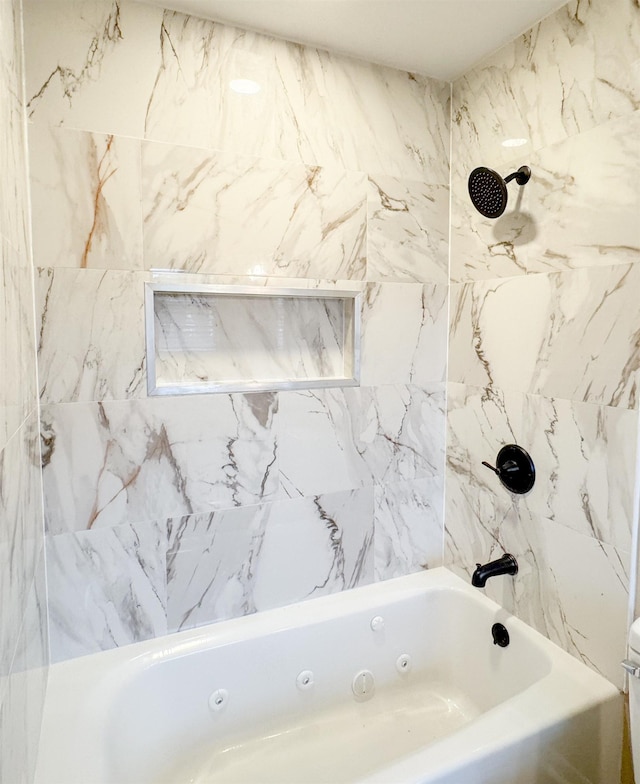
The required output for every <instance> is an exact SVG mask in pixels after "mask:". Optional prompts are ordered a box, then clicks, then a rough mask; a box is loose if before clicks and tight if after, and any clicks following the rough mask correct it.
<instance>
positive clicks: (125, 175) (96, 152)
mask: <svg viewBox="0 0 640 784" xmlns="http://www.w3.org/2000/svg"><path fill="white" fill-rule="evenodd" d="M29 152H30V159H31V200H32V209H33V213H34V220H33V253H34V257H35V260H36V265H38V266H41V267H80V268H99V269H131V270H135V269H142V208H141V203H140V199H141V196H140V142H138V141H136V140H135V139H127V138H123V137H120V136H114V135H113V134H110V135H104V134H97V133H86V132H82V131H74V130H69V129H66V128H51V127H48V126H43V125H34V126H33V127H32V128H31V130H30V134H29Z"/></svg>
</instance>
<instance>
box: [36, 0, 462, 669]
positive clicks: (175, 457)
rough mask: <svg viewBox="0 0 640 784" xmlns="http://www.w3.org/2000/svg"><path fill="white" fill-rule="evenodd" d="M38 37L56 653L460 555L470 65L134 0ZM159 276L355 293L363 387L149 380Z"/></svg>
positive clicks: (43, 392)
mask: <svg viewBox="0 0 640 784" xmlns="http://www.w3.org/2000/svg"><path fill="white" fill-rule="evenodd" d="M53 27H55V29H56V30H57V31H58V34H57V35H56V36H55V37H52V36H51V30H52V29H53ZM25 38H26V49H27V63H28V74H27V85H28V87H27V90H28V93H29V96H30V101H29V120H30V124H29V133H30V144H31V147H30V153H31V171H32V180H31V185H32V199H33V211H34V255H35V265H36V268H37V275H36V280H37V295H36V296H37V303H38V311H39V323H38V330H39V363H40V364H39V381H40V396H41V404H42V437H43V463H44V473H43V479H44V498H45V509H46V523H47V534H48V535H47V554H48V559H49V560H48V570H49V571H48V577H49V608H50V618H51V645H52V658H53V659H54V660H59V659H64V658H67V657H70V656H77V655H81V654H85V653H91V652H93V651H98V650H102V649H105V648H110V647H113V646H115V645H122V644H125V643H128V642H133V641H135V640H140V639H145V638H147V637H151V636H154V635H160V634H164V633H166V632H167V631H175V630H178V629H185V628H189V627H190V626H193V625H195V624H202V623H206V622H209V621H215V620H219V619H222V618H229V617H233V616H237V615H243V614H246V613H250V612H254V611H256V610H262V609H265V608H269V607H274V606H278V605H282V604H286V603H290V602H295V601H298V600H301V599H305V598H307V597H312V596H318V595H321V594H324V593H328V592H333V591H339V590H343V589H345V588H351V587H353V586H357V585H363V584H366V583H370V582H373V581H374V580H382V579H386V578H389V577H393V576H396V575H401V574H405V573H407V572H410V571H415V570H416V569H420V568H424V567H429V566H436V565H440V564H441V563H442V553H443V536H442V534H443V507H444V498H443V496H444V438H445V384H446V351H447V330H448V315H447V314H448V311H447V303H448V297H447V295H448V229H449V168H450V167H449V142H450V127H449V118H450V85H449V84H447V83H442V82H438V81H434V80H431V79H427V78H424V77H417V76H413V75H411V74H408V73H403V72H400V71H395V70H392V69H387V68H383V67H379V66H374V65H370V64H367V63H362V62H358V61H354V60H350V59H347V58H344V57H340V56H335V55H329V54H326V53H324V52H319V51H316V50H314V49H310V48H305V47H301V46H295V45H293V44H289V43H285V42H281V41H276V40H273V39H270V38H267V37H264V36H260V35H255V34H252V33H247V32H242V31H239V30H236V29H233V28H231V27H227V26H223V25H219V24H214V23H213V22H209V21H203V20H199V19H195V18H190V17H186V16H184V15H181V14H178V13H174V12H171V11H162V10H161V9H159V8H155V7H150V6H147V5H143V4H140V3H133V2H114V1H113V0H108V1H105V2H47V3H38V2H34V3H27V6H26V18H25ZM234 78H249V79H253V80H255V81H257V82H258V83H259V84H260V85H261V89H260V92H258V93H257V94H255V95H241V94H237V93H234V92H233V91H232V90H230V89H229V81H230V80H231V79H234ZM158 270H162V271H163V272H162V273H160V272H158ZM167 271H168V272H170V273H173V277H174V280H173V282H174V283H186V284H188V283H192V284H195V285H200V284H202V283H205V284H207V283H215V284H221V283H222V284H225V283H226V284H234V285H238V284H240V285H246V284H250V285H257V286H265V287H273V286H275V287H299V288H304V289H321V290H327V289H329V290H331V289H339V290H348V291H355V292H362V296H363V312H362V345H361V348H362V353H361V385H360V386H359V387H351V388H329V389H309V390H307V389H303V390H298V391H279V392H267V393H252V394H240V393H233V394H205V395H190V396H182V397H181V396H168V397H163V398H159V397H148V396H147V392H146V389H147V381H146V365H145V353H144V351H145V349H144V346H145V344H144V284H145V282H150V281H152V280H157V279H162V280H164V281H165V282H167V281H169V282H171V276H170V275H168V272H167ZM239 329H240V330H241V329H242V325H241V324H240V326H239ZM307 351H308V347H307V346H301V347H300V354H301V356H303V355H304V354H305V353H306V352H307Z"/></svg>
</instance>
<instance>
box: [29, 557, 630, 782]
mask: <svg viewBox="0 0 640 784" xmlns="http://www.w3.org/2000/svg"><path fill="white" fill-rule="evenodd" d="M425 591H436V592H440V591H454V592H456V593H461V594H464V595H465V596H466V597H468V599H469V601H472V602H473V603H475V604H477V605H479V606H484V607H485V608H487V609H489V610H490V611H491V612H492V613H494V614H496V615H497V614H500V617H501V620H504V619H505V618H506V622H507V623H509V624H514V625H517V626H518V629H519V632H520V633H521V634H522V635H523V636H524V637H525V638H526V639H528V640H530V641H531V643H532V644H533V645H535V646H536V647H542V649H543V651H545V652H546V653H547V654H548V655H549V656H551V659H552V663H551V669H550V671H549V673H548V674H546V675H545V676H544V677H543V678H541V679H540V680H539V681H537V682H535V683H534V684H533V685H531V686H529V687H527V688H526V689H525V690H524V691H523V692H522V693H520V694H518V695H516V697H515V698H514V699H513V701H512V702H510V704H507V703H501V704H499V705H497V706H495V707H494V708H491V709H490V710H489V711H487V712H486V713H484V714H483V715H482V724H480V723H479V722H475V721H474V722H472V723H471V724H469V725H467V726H465V727H462V728H461V729H460V730H458V731H457V732H456V733H455V735H453V736H451V737H449V738H444V739H442V740H440V741H438V742H437V744H435V745H434V746H432V747H426V748H425V749H422V750H419V751H418V752H416V753H414V754H411V755H409V756H408V757H405V758H403V759H401V760H398V762H397V763H394V764H393V765H392V766H390V767H387V768H385V769H384V770H382V771H380V772H379V773H378V772H376V773H375V774H372V775H371V776H367V777H364V778H361V779H359V781H361V782H363V784H364V782H368V783H369V782H370V783H371V784H373V783H374V782H383V781H385V776H386V777H387V780H388V776H389V775H391V772H392V771H395V770H397V771H398V773H399V772H400V771H405V770H407V769H411V767H412V765H414V764H416V762H417V761H418V760H421V761H423V763H424V764H428V765H429V766H430V771H433V773H434V774H440V773H446V772H447V771H448V770H449V769H451V770H455V763H451V759H450V757H451V753H449V757H448V758H447V749H448V748H455V745H456V743H459V742H460V740H461V739H467V740H468V742H469V743H470V744H471V746H473V748H469V753H470V754H473V755H475V756H476V757H477V758H478V759H481V758H485V757H487V756H489V755H490V754H493V753H495V752H496V751H497V750H499V749H500V748H503V747H504V746H505V744H507V745H517V744H518V743H520V742H523V741H524V740H525V739H526V738H528V737H529V736H530V735H531V734H532V733H533V732H539V731H541V730H542V729H545V728H548V727H551V726H553V725H554V724H555V723H557V722H559V721H562V720H564V719H566V718H568V717H570V716H571V715H575V714H578V713H581V712H584V711H586V710H589V709H591V708H593V707H595V706H597V705H599V704H601V703H607V702H610V701H611V700H619V699H621V695H620V692H619V690H618V689H617V688H616V687H615V686H614V685H613V684H611V683H610V682H609V681H607V680H606V679H605V678H604V677H603V676H602V675H599V674H598V673H596V672H593V671H592V670H590V669H588V668H587V667H586V666H585V665H584V664H582V663H581V662H579V661H578V660H577V659H575V658H574V657H573V656H571V655H570V654H568V653H567V652H565V651H563V650H562V649H560V648H559V647H558V646H557V645H555V643H553V642H551V641H550V640H549V639H548V638H546V637H544V636H543V635H541V634H540V633H539V632H537V631H536V630H535V629H533V628H531V627H530V626H528V625H527V624H525V623H524V622H523V621H521V620H519V619H518V618H517V617H515V616H512V615H509V614H508V613H507V612H506V611H505V610H504V608H502V607H501V606H500V605H499V604H497V603H496V602H494V601H493V600H491V599H489V598H488V597H486V596H485V595H484V594H483V593H482V592H481V591H479V590H478V589H477V588H473V587H472V586H471V585H469V584H468V583H466V582H465V581H464V580H462V579H461V578H460V577H458V576H457V575H455V574H453V573H452V572H451V571H449V570H448V569H446V568H445V567H437V568H434V569H431V570H428V571H423V572H418V573H415V574H412V575H408V576H404V577H398V578H394V579H392V580H389V581H386V582H382V583H376V584H373V585H368V586H362V587H359V588H355V589H352V590H350V591H345V592H343V593H339V594H331V595H328V596H323V597H318V598H314V599H309V600H306V601H304V602H300V603H298V604H294V605H288V606H285V607H279V608H275V609H272V610H266V611H263V612H260V613H256V614H254V615H249V616H244V617H242V618H234V619H230V620H227V621H220V622H219V623H214V624H208V625H207V626H203V627H198V628H195V629H189V630H185V631H182V632H177V633H174V634H171V635H167V636H164V637H160V638H154V639H151V640H146V641H143V642H139V643H134V644H132V645H127V646H123V647H121V648H116V649H112V650H109V651H104V652H100V653H95V654H90V655H87V656H82V657H78V658H75V659H70V660H66V661H63V662H58V663H56V664H54V665H52V666H51V668H50V677H49V684H48V689H47V697H46V701H45V710H44V715H43V724H42V733H41V746H40V749H39V754H38V760H37V768H36V778H35V782H36V784H52V782H56V784H57V780H55V779H53V780H52V779H51V778H47V776H46V775H45V771H46V769H47V767H48V764H49V762H48V761H49V760H55V759H59V758H60V755H61V753H62V754H64V753H65V750H66V751H67V753H70V751H71V748H73V753H74V754H75V755H76V759H77V761H78V764H79V766H80V769H81V770H82V769H84V770H91V769H92V768H94V767H97V769H98V770H99V771H106V770H107V769H108V761H107V759H106V748H105V746H104V744H101V743H99V742H97V740H96V738H98V737H104V736H103V735H101V733H104V732H105V731H106V728H107V726H108V720H109V719H108V716H109V709H110V706H111V700H112V695H113V691H114V690H118V689H122V688H123V687H126V682H127V681H128V680H129V679H130V678H132V677H135V675H136V673H138V672H140V671H141V670H144V669H146V668H148V667H153V666H156V665H158V664H161V663H162V661H164V660H165V659H172V658H174V657H178V656H179V657H182V656H188V655H190V654H193V653H198V652H200V651H206V650H209V649H211V648H216V647H220V646H223V645H227V644H230V643H237V642H240V641H245V640H246V641H249V640H252V639H256V638H259V637H261V636H263V635H265V634H274V633H277V632H281V631H287V630H290V629H295V628H300V627H301V626H309V625H313V624H318V623H322V622H323V621H326V620H330V619H334V618H336V617H339V616H346V615H349V614H351V613H354V612H361V611H363V610H367V609H373V608H374V607H375V608H379V607H380V605H384V604H385V603H392V602H394V601H397V600H402V599H410V598H412V597H415V596H419V595H421V594H424V592H425ZM70 683H72V684H73V686H74V690H80V691H82V692H83V693H84V694H86V695H87V697H80V698H76V699H69V694H68V691H69V684H70ZM557 694H563V701H562V704H561V705H560V704H556V702H557V701H556V700H552V701H551V702H552V705H551V708H550V709H548V710H547V712H546V713H545V715H544V716H542V715H540V714H539V712H536V706H537V705H539V701H540V699H541V697H542V698H545V697H546V698H547V700H548V698H549V696H550V695H557ZM83 699H90V700H91V710H90V711H88V712H83V711H81V710H80V711H79V710H78V705H79V704H82V703H81V702H78V700H81V701H82V700H83ZM52 706H53V707H52ZM505 716H506V717H509V716H510V717H511V721H509V722H508V726H507V727H506V730H505V724H504V718H505ZM498 734H499V737H497V735H498ZM394 775H395V774H394ZM394 780H395V779H394ZM402 780H403V781H405V780H406V781H413V780H415V781H419V780H420V779H419V778H412V777H410V776H409V778H406V779H404V778H403V779H402ZM98 782H99V783H100V784H107V781H106V779H105V778H104V777H103V778H100V779H96V780H95V784H98Z"/></svg>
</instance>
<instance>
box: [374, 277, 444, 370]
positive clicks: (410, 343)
mask: <svg viewBox="0 0 640 784" xmlns="http://www.w3.org/2000/svg"><path fill="white" fill-rule="evenodd" d="M447 306H448V287H447V286H446V285H442V284H437V283H433V284H430V283H426V284H424V285H421V284H420V283H380V284H378V283H369V284H367V286H366V289H365V299H364V303H363V308H362V366H361V374H360V379H361V383H362V384H363V386H377V385H384V384H416V385H428V384H433V383H435V382H442V381H444V380H445V377H446V363H447V321H448V311H447Z"/></svg>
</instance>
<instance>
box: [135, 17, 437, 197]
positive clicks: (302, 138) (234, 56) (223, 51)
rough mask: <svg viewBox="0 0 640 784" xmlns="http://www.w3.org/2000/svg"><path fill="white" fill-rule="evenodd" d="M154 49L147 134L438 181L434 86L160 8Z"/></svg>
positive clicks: (434, 84)
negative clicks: (240, 84)
mask: <svg viewBox="0 0 640 784" xmlns="http://www.w3.org/2000/svg"><path fill="white" fill-rule="evenodd" d="M161 46H162V66H161V68H160V69H159V71H158V75H157V79H156V83H155V85H154V89H153V91H152V93H151V97H150V100H149V107H148V111H147V117H146V132H145V133H146V138H147V139H152V140H156V141H165V142H172V143H176V144H188V145H191V146H198V147H215V148H218V149H226V150H229V151H233V152H237V153H242V154H248V155H258V156H261V157H277V158H281V159H285V160H293V161H301V162H303V163H306V164H312V165H320V166H334V165H338V166H340V167H342V168H346V169H351V170H359V171H367V172H383V173H388V174H393V175H398V176H408V177H412V176H413V177H414V178H416V179H422V178H423V177H424V176H427V177H428V178H429V182H433V183H444V182H447V174H446V172H447V168H448V138H449V130H448V100H449V87H448V85H445V84H444V83H441V82H436V81H434V80H429V79H427V78H424V77H419V76H415V75H411V74H407V73H403V72H400V71H395V70H393V69H388V68H383V67H381V66H374V65H371V64H368V63H362V62H359V61H355V60H350V59H348V58H345V57H342V56H340V55H332V54H329V53H327V52H323V51H318V50H316V49H312V48H310V47H302V46H297V45H294V44H290V43H287V42H282V41H277V40H274V39H272V38H268V37H266V36H262V35H258V34H255V33H251V32H247V31H241V30H236V29H234V28H232V27H226V26H223V25H220V24H216V23H214V22H209V21H205V20H200V19H195V18H193V17H185V16H182V15H181V14H173V13H170V12H167V13H166V14H165V17H164V20H163V27H162V34H161ZM238 73H242V74H244V76H243V78H245V79H250V80H252V81H253V82H255V83H256V85H258V89H256V90H255V92H253V93H252V94H250V95H247V94H239V93H237V92H234V91H233V89H230V87H229V84H230V82H231V81H232V80H233V79H237V78H238V77H237V74H238Z"/></svg>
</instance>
